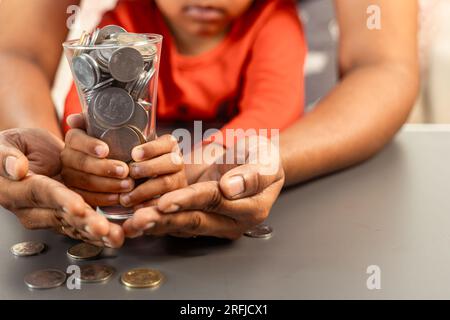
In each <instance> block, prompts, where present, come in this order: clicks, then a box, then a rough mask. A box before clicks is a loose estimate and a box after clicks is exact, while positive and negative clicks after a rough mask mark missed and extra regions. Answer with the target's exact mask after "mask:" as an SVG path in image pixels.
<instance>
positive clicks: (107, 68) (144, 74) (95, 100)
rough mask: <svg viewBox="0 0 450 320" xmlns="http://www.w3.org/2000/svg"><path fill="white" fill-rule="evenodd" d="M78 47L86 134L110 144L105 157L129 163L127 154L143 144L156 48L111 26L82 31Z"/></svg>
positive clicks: (76, 70)
mask: <svg viewBox="0 0 450 320" xmlns="http://www.w3.org/2000/svg"><path fill="white" fill-rule="evenodd" d="M78 44H79V47H78V49H77V50H75V51H74V55H73V58H72V62H71V63H72V71H73V74H74V77H75V79H76V82H77V86H78V88H79V89H81V91H82V93H83V94H82V95H83V98H84V100H85V105H86V108H87V112H86V113H85V115H86V122H87V130H88V134H89V135H91V136H94V137H96V138H99V139H101V140H103V141H105V142H106V143H107V144H108V145H109V148H110V154H109V158H111V159H117V160H121V161H124V162H129V161H131V160H132V159H131V150H132V149H133V148H134V147H135V146H137V145H140V144H143V143H145V142H146V141H147V139H146V135H145V132H146V130H147V127H148V125H149V120H150V119H151V112H152V104H151V102H149V101H151V97H150V96H149V94H150V90H149V87H150V83H151V81H152V79H153V78H155V74H156V67H155V66H156V62H157V60H156V59H157V58H158V55H157V51H158V49H157V47H156V46H155V45H154V44H152V43H149V41H148V39H147V36H146V35H142V34H135V33H128V32H127V31H126V30H125V29H123V28H121V27H119V26H114V25H109V26H106V27H103V28H102V29H96V30H95V31H94V32H93V33H92V34H88V33H85V32H84V33H83V34H82V36H81V38H80V40H79V43H78Z"/></svg>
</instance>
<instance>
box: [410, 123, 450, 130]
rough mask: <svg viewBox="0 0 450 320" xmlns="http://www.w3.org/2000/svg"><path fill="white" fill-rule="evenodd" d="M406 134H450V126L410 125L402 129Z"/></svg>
mask: <svg viewBox="0 0 450 320" xmlns="http://www.w3.org/2000/svg"><path fill="white" fill-rule="evenodd" d="M402 131H406V132H450V124H421V123H410V124H405V125H404V126H403V127H402Z"/></svg>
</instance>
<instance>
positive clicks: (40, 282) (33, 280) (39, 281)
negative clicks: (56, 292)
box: [24, 269, 66, 289]
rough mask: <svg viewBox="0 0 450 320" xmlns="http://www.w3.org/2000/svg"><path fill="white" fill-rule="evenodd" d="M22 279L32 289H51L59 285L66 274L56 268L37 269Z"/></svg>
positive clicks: (63, 280)
mask: <svg viewBox="0 0 450 320" xmlns="http://www.w3.org/2000/svg"><path fill="white" fill-rule="evenodd" d="M24 281H25V284H26V285H27V286H28V287H30V288H32V289H51V288H56V287H59V286H61V285H62V284H63V283H64V282H65V281H66V274H65V273H64V272H62V271H60V270H57V269H45V270H38V271H35V272H32V273H30V274H28V275H26V276H25V278H24Z"/></svg>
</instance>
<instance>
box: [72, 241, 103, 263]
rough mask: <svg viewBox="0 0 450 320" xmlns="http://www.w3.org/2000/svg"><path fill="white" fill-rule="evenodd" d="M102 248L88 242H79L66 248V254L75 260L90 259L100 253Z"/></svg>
mask: <svg viewBox="0 0 450 320" xmlns="http://www.w3.org/2000/svg"><path fill="white" fill-rule="evenodd" d="M102 251H103V248H101V247H97V246H94V245H92V244H89V243H84V242H83V243H79V244H76V245H74V246H73V247H71V248H70V249H69V250H67V255H68V256H69V257H70V258H72V259H75V260H87V259H92V258H95V257H97V256H99V255H100V253H102Z"/></svg>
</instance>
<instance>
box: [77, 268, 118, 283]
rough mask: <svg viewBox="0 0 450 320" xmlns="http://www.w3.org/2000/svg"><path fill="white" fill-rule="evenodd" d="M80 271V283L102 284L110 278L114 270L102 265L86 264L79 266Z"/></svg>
mask: <svg viewBox="0 0 450 320" xmlns="http://www.w3.org/2000/svg"><path fill="white" fill-rule="evenodd" d="M80 271H81V273H80V281H81V282H102V281H106V280H108V279H109V278H111V276H112V275H113V274H114V272H115V269H114V268H113V267H111V266H108V265H103V264H88V265H83V266H80Z"/></svg>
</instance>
